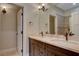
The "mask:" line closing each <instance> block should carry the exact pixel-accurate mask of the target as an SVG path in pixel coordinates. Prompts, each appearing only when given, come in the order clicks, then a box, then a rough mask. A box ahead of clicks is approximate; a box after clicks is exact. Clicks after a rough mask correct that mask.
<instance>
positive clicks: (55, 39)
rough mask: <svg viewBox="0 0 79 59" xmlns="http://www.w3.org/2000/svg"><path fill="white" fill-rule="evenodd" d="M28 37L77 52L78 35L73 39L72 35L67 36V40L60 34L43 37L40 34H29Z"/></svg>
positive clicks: (78, 46) (78, 48)
mask: <svg viewBox="0 0 79 59" xmlns="http://www.w3.org/2000/svg"><path fill="white" fill-rule="evenodd" d="M29 37H30V38H32V39H35V40H38V41H41V42H44V43H47V44H50V45H54V46H58V47H60V48H64V49H67V50H70V51H74V52H76V53H79V40H78V36H77V39H76V38H75V39H76V40H75V39H74V37H73V38H71V37H69V40H68V41H66V40H65V37H64V36H62V35H46V36H43V37H42V36H40V35H30V36H29ZM75 37H76V36H75Z"/></svg>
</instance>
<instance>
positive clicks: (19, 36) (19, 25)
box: [17, 9, 23, 56]
mask: <svg viewBox="0 0 79 59" xmlns="http://www.w3.org/2000/svg"><path fill="white" fill-rule="evenodd" d="M22 17H23V16H22V9H20V10H19V11H18V13H17V50H18V53H19V55H20V56H22V50H23V49H22V47H23V46H22V44H23V43H22V42H23V41H22V35H23V33H22V32H23V29H22Z"/></svg>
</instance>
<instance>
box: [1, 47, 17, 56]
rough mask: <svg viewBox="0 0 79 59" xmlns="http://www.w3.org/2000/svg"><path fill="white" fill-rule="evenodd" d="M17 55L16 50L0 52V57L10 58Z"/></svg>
mask: <svg viewBox="0 0 79 59" xmlns="http://www.w3.org/2000/svg"><path fill="white" fill-rule="evenodd" d="M16 53H17V50H16V48H10V49H3V50H0V56H12V55H14V54H16Z"/></svg>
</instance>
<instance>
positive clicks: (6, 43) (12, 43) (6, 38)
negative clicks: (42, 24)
mask: <svg viewBox="0 0 79 59" xmlns="http://www.w3.org/2000/svg"><path fill="white" fill-rule="evenodd" d="M0 10H1V8H0ZM6 10H7V13H6V14H5V15H3V14H2V12H1V11H0V50H2V49H10V48H16V13H17V9H16V8H7V7H6Z"/></svg>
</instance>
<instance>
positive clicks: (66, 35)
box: [65, 32, 69, 41]
mask: <svg viewBox="0 0 79 59" xmlns="http://www.w3.org/2000/svg"><path fill="white" fill-rule="evenodd" d="M68 35H69V34H68V33H67V32H66V34H65V37H66V41H68Z"/></svg>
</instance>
